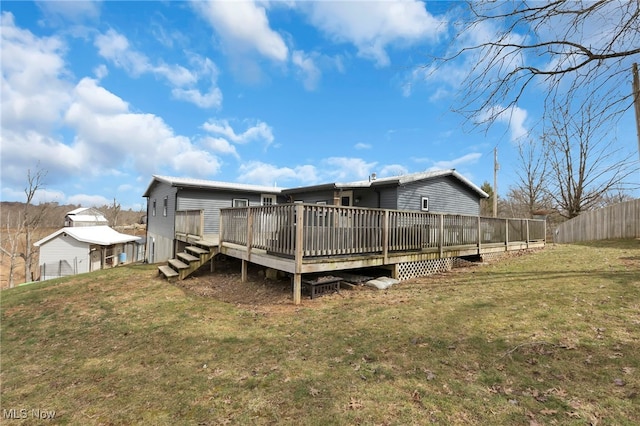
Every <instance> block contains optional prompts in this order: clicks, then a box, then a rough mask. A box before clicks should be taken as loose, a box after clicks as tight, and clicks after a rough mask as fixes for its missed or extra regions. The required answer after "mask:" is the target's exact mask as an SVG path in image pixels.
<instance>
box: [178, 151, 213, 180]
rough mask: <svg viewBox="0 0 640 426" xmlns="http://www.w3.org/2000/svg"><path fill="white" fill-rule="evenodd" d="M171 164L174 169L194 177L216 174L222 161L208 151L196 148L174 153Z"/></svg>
mask: <svg viewBox="0 0 640 426" xmlns="http://www.w3.org/2000/svg"><path fill="white" fill-rule="evenodd" d="M171 165H172V166H173V168H174V170H176V171H178V172H181V173H184V174H188V175H189V176H193V177H206V176H211V175H215V174H216V173H218V172H219V171H220V167H221V164H220V161H219V160H218V158H217V157H214V156H213V155H211V154H210V153H208V152H206V151H200V150H195V149H190V150H185V151H181V152H178V153H176V154H174V156H173V158H172V160H171Z"/></svg>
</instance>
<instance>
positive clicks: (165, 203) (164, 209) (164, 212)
mask: <svg viewBox="0 0 640 426" xmlns="http://www.w3.org/2000/svg"><path fill="white" fill-rule="evenodd" d="M168 205H169V197H164V200H163V201H162V216H167V206H168Z"/></svg>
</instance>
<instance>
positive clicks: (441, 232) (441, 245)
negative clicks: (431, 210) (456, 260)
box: [438, 213, 444, 259]
mask: <svg viewBox="0 0 640 426" xmlns="http://www.w3.org/2000/svg"><path fill="white" fill-rule="evenodd" d="M438 216H439V217H440V224H439V228H440V229H439V232H438V249H439V252H440V258H441V259H442V254H443V252H444V214H442V213H439V214H438Z"/></svg>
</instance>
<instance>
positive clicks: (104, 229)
mask: <svg viewBox="0 0 640 426" xmlns="http://www.w3.org/2000/svg"><path fill="white" fill-rule="evenodd" d="M63 233H65V234H67V235H69V236H71V237H72V238H74V239H76V240H78V241H81V242H83V243H89V244H98V245H101V246H110V245H112V244H120V243H128V242H131V241H137V240H139V239H140V237H136V236H133V235H127V234H121V233H119V232H118V231H116V230H114V229H112V228H110V227H108V226H81V227H79V228H78V227H66V228H62V229H59V230H57V231H56V232H54V233H53V234H50V235H48V236H46V237H44V238H43V239H41V240H40V241H37V242H36V243H34V244H33V245H34V246H36V247H40V246H41V245H42V244H45V243H47V242H48V241H50V240H52V239H54V238H56V237H57V236H58V235H60V234H63Z"/></svg>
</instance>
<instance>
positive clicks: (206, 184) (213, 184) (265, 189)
mask: <svg viewBox="0 0 640 426" xmlns="http://www.w3.org/2000/svg"><path fill="white" fill-rule="evenodd" d="M155 182H164V183H166V184H169V185H171V186H179V187H183V188H198V189H227V190H232V191H246V192H262V193H269V194H279V193H280V192H281V191H282V189H281V188H278V187H276V186H261V185H248V184H244V183H232V182H219V181H214V180H204V179H191V178H179V177H171V176H159V175H153V178H152V179H151V182H150V183H149V186H148V187H147V190H146V191H145V192H144V194H143V195H142V196H143V197H148V196H149V194H150V192H151V188H152V187H153V184H154V183H155Z"/></svg>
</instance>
